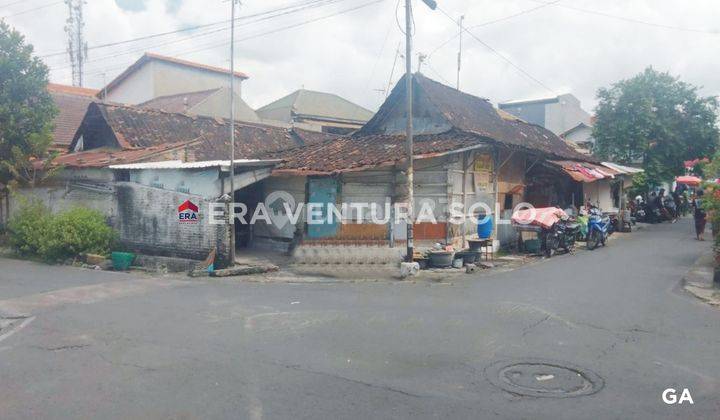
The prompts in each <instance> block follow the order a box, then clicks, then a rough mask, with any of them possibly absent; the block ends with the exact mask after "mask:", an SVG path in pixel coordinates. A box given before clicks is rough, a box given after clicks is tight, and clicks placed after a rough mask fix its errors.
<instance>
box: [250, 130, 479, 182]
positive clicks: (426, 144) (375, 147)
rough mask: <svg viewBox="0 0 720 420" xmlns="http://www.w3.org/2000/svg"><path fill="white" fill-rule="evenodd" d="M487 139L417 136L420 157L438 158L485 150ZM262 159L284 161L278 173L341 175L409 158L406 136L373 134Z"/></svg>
mask: <svg viewBox="0 0 720 420" xmlns="http://www.w3.org/2000/svg"><path fill="white" fill-rule="evenodd" d="M483 144H485V142H484V140H483V139H482V138H480V137H479V136H477V135H473V134H467V133H461V132H446V133H442V134H431V135H419V136H417V137H415V144H414V152H415V156H416V158H427V157H432V156H438V155H441V154H443V153H447V152H453V151H458V150H461V149H467V148H475V147H481V146H482V145H483ZM259 157H262V158H280V159H284V160H285V161H284V162H283V163H281V164H280V165H279V166H278V167H277V169H276V172H278V173H295V172H299V173H317V174H321V173H325V174H330V173H339V172H347V171H354V170H360V169H364V168H371V167H376V166H383V165H392V164H395V163H398V162H401V161H403V160H404V159H405V136H403V135H382V134H379V135H369V136H362V137H342V138H337V139H329V140H325V141H320V142H317V143H315V144H312V145H310V146H305V147H298V148H296V149H292V150H288V151H284V152H275V153H266V154H263V155H261V156H259Z"/></svg>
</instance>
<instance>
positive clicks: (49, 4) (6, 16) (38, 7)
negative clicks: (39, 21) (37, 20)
mask: <svg viewBox="0 0 720 420" xmlns="http://www.w3.org/2000/svg"><path fill="white" fill-rule="evenodd" d="M62 3H64V2H63V1H62V0H61V1H54V2H52V3H45V4H43V5H41V6H37V7H34V8H32V9H27V10H23V11H22V12H17V13H13V14H10V15H5V16H2V17H0V19H7V18H10V17H15V16H20V15H24V14H26V13H30V12H34V11H36V10H40V9H45V8H47V7H50V6H55V5H58V4H62Z"/></svg>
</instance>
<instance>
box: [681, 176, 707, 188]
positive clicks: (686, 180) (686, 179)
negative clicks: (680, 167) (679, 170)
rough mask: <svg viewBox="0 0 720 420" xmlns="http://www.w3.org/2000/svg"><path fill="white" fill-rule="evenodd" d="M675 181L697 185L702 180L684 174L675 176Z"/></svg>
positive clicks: (692, 185)
mask: <svg viewBox="0 0 720 420" xmlns="http://www.w3.org/2000/svg"><path fill="white" fill-rule="evenodd" d="M675 182H677V183H678V184H685V185H688V186H691V187H697V186H699V185H700V183H701V182H702V180H701V179H700V178H698V177H696V176H689V175H686V176H679V177H677V178H675Z"/></svg>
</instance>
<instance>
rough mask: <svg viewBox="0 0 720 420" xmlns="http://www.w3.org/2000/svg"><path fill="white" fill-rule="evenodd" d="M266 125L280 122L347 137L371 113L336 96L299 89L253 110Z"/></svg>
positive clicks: (367, 118) (366, 119) (370, 116)
mask: <svg viewBox="0 0 720 420" xmlns="http://www.w3.org/2000/svg"><path fill="white" fill-rule="evenodd" d="M257 114H258V115H259V116H260V117H261V118H262V119H263V120H266V121H280V122H283V123H286V124H292V125H298V124H302V125H301V126H302V127H304V128H308V129H310V130H316V131H322V132H325V133H332V134H348V133H350V132H353V131H355V130H357V129H359V128H360V127H362V126H363V125H364V124H365V123H366V122H367V121H368V120H370V118H372V116H373V113H372V111H370V110H367V109H365V108H363V107H361V106H360V105H357V104H354V103H352V102H350V101H348V100H347V99H344V98H341V97H340V96H338V95H335V94H332V93H325V92H317V91H313V90H307V89H300V90H296V91H295V92H293V93H291V94H289V95H287V96H285V97H282V98H280V99H278V100H276V101H274V102H271V103H269V104H267V105H265V106H263V107H261V108H259V109H258V110H257Z"/></svg>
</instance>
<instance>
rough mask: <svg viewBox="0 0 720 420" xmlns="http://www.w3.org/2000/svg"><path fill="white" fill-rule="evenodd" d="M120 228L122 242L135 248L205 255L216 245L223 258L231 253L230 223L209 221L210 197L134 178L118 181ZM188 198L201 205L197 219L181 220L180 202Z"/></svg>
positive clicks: (156, 252) (196, 256)
mask: <svg viewBox="0 0 720 420" xmlns="http://www.w3.org/2000/svg"><path fill="white" fill-rule="evenodd" d="M115 189H116V198H117V203H118V207H117V224H116V226H117V230H118V232H119V234H120V242H121V244H122V245H123V246H124V247H126V248H129V249H131V250H133V251H135V252H139V253H146V254H151V255H163V256H169V257H181V258H191V259H196V260H202V259H205V258H206V257H207V255H208V253H209V252H210V250H212V249H213V248H216V249H217V251H218V257H219V258H220V259H221V260H222V259H223V258H226V257H227V255H228V245H229V241H230V238H229V230H228V225H226V224H221V225H211V224H209V216H210V214H209V213H210V208H209V203H210V201H209V200H206V199H204V198H203V197H201V196H198V195H194V194H184V193H180V192H176V191H167V190H162V189H159V188H153V187H147V186H143V185H139V184H136V183H133V182H118V183H116V186H115ZM185 200H190V201H192V202H193V203H194V204H195V205H197V206H198V207H199V210H200V211H199V214H198V216H199V220H198V222H197V223H181V222H179V220H178V211H177V209H178V206H179V205H180V204H182V203H183V202H184V201H185Z"/></svg>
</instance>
